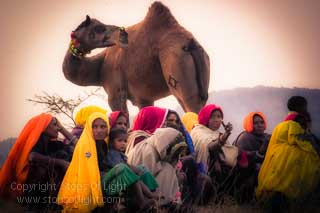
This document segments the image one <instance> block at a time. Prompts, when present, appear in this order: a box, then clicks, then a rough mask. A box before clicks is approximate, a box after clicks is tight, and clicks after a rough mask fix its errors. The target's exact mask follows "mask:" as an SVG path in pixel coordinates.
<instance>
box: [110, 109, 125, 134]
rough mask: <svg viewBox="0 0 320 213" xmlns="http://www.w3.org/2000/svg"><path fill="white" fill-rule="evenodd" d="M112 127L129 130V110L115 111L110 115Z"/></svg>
mask: <svg viewBox="0 0 320 213" xmlns="http://www.w3.org/2000/svg"><path fill="white" fill-rule="evenodd" d="M109 120H110V127H111V129H124V130H125V131H128V129H129V126H130V123H129V115H128V113H127V112H123V111H114V112H111V113H110V115H109Z"/></svg>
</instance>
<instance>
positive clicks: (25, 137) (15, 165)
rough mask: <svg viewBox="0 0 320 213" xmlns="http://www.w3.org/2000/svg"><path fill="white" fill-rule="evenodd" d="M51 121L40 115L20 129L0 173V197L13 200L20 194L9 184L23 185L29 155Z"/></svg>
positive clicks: (48, 116)
mask: <svg viewBox="0 0 320 213" xmlns="http://www.w3.org/2000/svg"><path fill="white" fill-rule="evenodd" d="M51 120H52V116H51V115H49V114H45V113H42V114H40V115H37V116H35V117H33V118H32V119H30V120H29V121H28V123H27V124H26V125H25V126H24V128H23V129H22V131H21V133H20V135H19V137H18V138H17V140H16V142H15V144H14V145H13V147H12V148H11V150H10V152H9V154H8V157H7V159H6V161H5V162H4V164H3V167H2V169H1V171H0V197H7V198H8V196H10V198H15V197H17V196H19V195H21V194H22V191H19V190H15V191H12V189H11V187H10V184H11V183H13V182H15V183H17V184H23V183H25V181H26V179H27V176H28V172H29V154H30V152H31V150H32V148H33V147H34V145H35V144H36V143H37V141H38V140H39V138H40V135H41V134H42V132H43V131H44V130H45V129H46V128H47V127H48V125H49V123H50V122H51Z"/></svg>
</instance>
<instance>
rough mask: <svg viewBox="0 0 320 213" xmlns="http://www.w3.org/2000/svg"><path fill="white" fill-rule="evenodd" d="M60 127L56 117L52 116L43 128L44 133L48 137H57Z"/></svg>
mask: <svg viewBox="0 0 320 213" xmlns="http://www.w3.org/2000/svg"><path fill="white" fill-rule="evenodd" d="M59 130H60V128H59V127H58V122H57V119H56V118H54V117H53V118H52V120H51V121H50V123H49V125H48V126H47V128H46V129H45V130H44V133H45V134H46V135H48V136H49V137H50V138H57V137H58V135H59Z"/></svg>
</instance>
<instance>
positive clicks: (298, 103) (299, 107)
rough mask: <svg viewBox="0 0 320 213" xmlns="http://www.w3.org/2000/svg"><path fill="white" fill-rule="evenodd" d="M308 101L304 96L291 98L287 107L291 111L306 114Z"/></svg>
mask: <svg viewBox="0 0 320 213" xmlns="http://www.w3.org/2000/svg"><path fill="white" fill-rule="evenodd" d="M307 104H308V102H307V100H306V99H305V98H304V97H302V96H292V97H290V98H289V100H288V103H287V107H288V109H289V110H290V111H295V112H299V113H302V112H305V111H306V110H307V109H306V107H307Z"/></svg>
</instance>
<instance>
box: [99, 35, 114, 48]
mask: <svg viewBox="0 0 320 213" xmlns="http://www.w3.org/2000/svg"><path fill="white" fill-rule="evenodd" d="M109 39H110V40H109ZM114 45H116V43H115V42H114V41H112V40H111V38H110V37H109V36H105V37H104V38H103V40H102V47H111V46H114Z"/></svg>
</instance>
